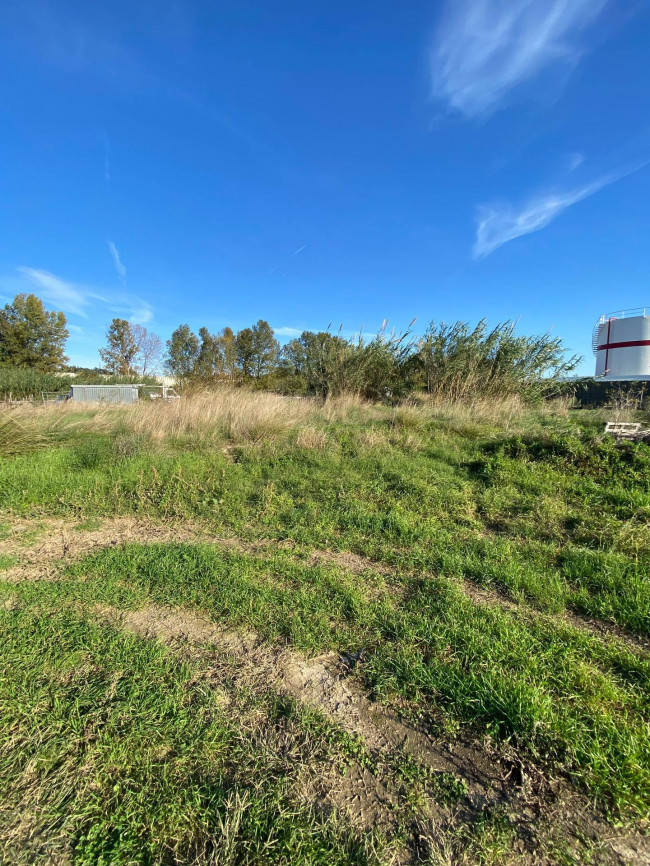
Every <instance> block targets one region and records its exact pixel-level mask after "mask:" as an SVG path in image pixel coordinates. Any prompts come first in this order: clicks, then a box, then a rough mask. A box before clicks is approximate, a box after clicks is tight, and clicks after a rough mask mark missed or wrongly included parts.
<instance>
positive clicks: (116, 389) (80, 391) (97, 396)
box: [70, 385, 138, 403]
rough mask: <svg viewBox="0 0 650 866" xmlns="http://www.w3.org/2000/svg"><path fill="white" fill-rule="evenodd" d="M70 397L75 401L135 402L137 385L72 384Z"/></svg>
mask: <svg viewBox="0 0 650 866" xmlns="http://www.w3.org/2000/svg"><path fill="white" fill-rule="evenodd" d="M70 399H71V400H73V401H74V402H75V403H135V402H136V400H137V399H138V388H137V386H135V385H71V386H70Z"/></svg>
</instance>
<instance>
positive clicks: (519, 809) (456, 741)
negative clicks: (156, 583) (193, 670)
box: [0, 518, 650, 864]
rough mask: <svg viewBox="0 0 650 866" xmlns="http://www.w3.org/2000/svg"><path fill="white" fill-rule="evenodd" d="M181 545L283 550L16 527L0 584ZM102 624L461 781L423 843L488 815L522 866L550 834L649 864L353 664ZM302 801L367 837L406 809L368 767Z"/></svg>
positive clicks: (140, 616) (152, 628) (361, 563)
mask: <svg viewBox="0 0 650 866" xmlns="http://www.w3.org/2000/svg"><path fill="white" fill-rule="evenodd" d="M30 541H31V544H30V543H29V542H30ZM174 541H175V542H179V541H180V542H190V543H199V542H201V543H211V544H215V545H219V546H223V547H230V548H233V549H235V550H238V551H242V552H247V553H255V552H260V553H261V552H263V551H264V550H265V549H268V548H269V547H272V546H273V545H274V544H275V542H273V541H271V540H261V541H259V542H246V541H243V540H241V539H239V538H236V537H218V536H214V535H211V534H210V533H209V532H208V531H207V530H206V529H205V528H204V527H201V526H200V525H193V524H187V523H183V524H178V525H175V526H170V525H169V524H165V525H162V524H160V523H157V522H152V521H144V520H141V519H136V518H113V519H109V520H105V521H103V522H102V524H101V526H100V527H98V528H96V529H95V528H92V529H86V528H83V525H82V526H81V527H80V528H79V529H75V528H74V527H71V526H70V523H69V521H65V520H48V521H43V522H41V523H35V522H34V521H24V522H16V523H15V524H13V526H12V527H11V532H10V534H9V536H8V537H7V538H5V539H4V540H3V541H1V542H0V553H3V554H6V555H9V556H11V557H15V558H16V560H17V564H16V565H14V566H12V567H11V568H9V569H8V570H5V571H4V572H0V578H2V579H3V580H9V581H16V582H18V581H22V580H43V579H46V580H50V579H56V577H57V575H58V574H59V573H60V569H61V564H62V563H65V562H66V561H70V560H73V559H77V558H79V557H81V556H83V555H86V554H88V553H92V552H93V551H94V550H100V549H103V548H107V547H112V546H117V545H121V544H125V543H129V542H140V543H155V542H163V543H164V542H174ZM287 546H290V545H289V544H288V545H287ZM309 561H311V562H312V563H314V564H332V565H336V566H337V567H339V568H341V569H344V570H346V571H348V572H352V573H354V574H359V575H362V574H363V573H364V572H366V573H367V572H370V571H372V572H374V573H375V574H381V575H383V576H385V577H389V578H390V577H392V578H397V577H398V576H399V574H398V571H397V570H396V569H394V568H391V567H388V566H385V565H382V564H380V563H376V562H373V561H371V560H368V559H365V558H364V557H362V556H359V555H358V554H353V553H340V552H333V551H314V552H312V553H311V554H310V559H309ZM463 588H464V590H465V592H466V593H467V595H468V596H469V597H470V598H472V599H473V600H474V601H475V602H476V603H478V604H490V605H494V604H496V605H499V606H500V607H502V608H503V609H505V610H508V611H510V612H513V613H517V612H523V613H525V614H526V615H530V616H534V617H540V618H544V619H548V620H550V621H552V622H555V623H562V624H569V625H571V626H574V627H577V628H587V629H588V630H589V631H592V632H594V633H596V634H598V635H599V636H601V637H602V636H603V633H605V634H606V635H607V636H610V637H615V638H616V639H618V640H622V641H625V643H626V644H627V645H628V646H630V647H631V648H634V649H635V651H637V652H638V651H639V649H642V650H643V651H645V650H646V645H645V643H644V642H643V641H642V639H639V641H640V642H637V640H636V639H635V638H633V637H631V636H629V635H626V634H625V633H621V632H620V631H619V630H618V629H616V628H609V627H608V626H607V627H605V629H604V631H603V629H602V628H600V624H598V626H595V625H593V624H591V623H590V622H589V621H585V620H582V619H581V618H578V617H573V616H569V615H566V616H559V617H558V616H555V617H552V616H548V615H545V614H541V613H539V612H538V611H535V610H534V609H532V608H529V607H522V606H521V605H518V604H516V603H515V602H513V601H511V600H510V599H508V598H506V597H504V596H502V595H500V594H499V593H496V592H493V591H490V590H486V589H483V588H481V587H479V586H477V585H476V584H473V583H469V582H466V583H465V584H464V586H463ZM396 589H398V588H396ZM392 590H393V588H392V587H391V592H392ZM95 614H96V615H98V616H100V617H102V618H104V619H108V620H110V621H112V622H114V623H115V624H116V625H119V627H121V628H124V629H127V630H129V631H131V632H134V633H137V634H139V635H142V636H146V637H149V638H155V639H159V640H162V641H164V642H165V643H168V644H170V645H174V646H182V647H185V648H188V647H189V648H190V650H192V649H193V648H203V650H204V649H205V647H210V648H211V650H210V652H212V653H213V665H212V667H213V670H214V675H215V677H216V676H218V671H219V664H220V661H219V659H220V658H221V659H222V660H223V659H224V657H231V658H232V659H234V660H235V662H236V670H237V677H238V678H239V679H240V680H241V681H244V682H247V683H251V684H253V685H255V686H256V687H258V688H260V689H268V688H269V687H270V688H273V689H276V690H277V691H278V692H281V693H284V694H287V695H290V696H291V697H293V698H295V699H296V700H298V701H300V702H302V703H304V704H305V705H307V706H310V707H313V708H314V709H317V710H318V711H320V712H321V713H322V714H323V715H324V716H325V717H327V718H328V719H329V720H330V721H331V722H333V723H334V724H336V725H337V726H339V727H340V728H341V729H342V730H344V731H346V732H347V733H349V734H351V735H354V736H355V737H358V738H360V740H361V741H362V742H363V744H364V746H365V748H366V749H368V750H369V751H370V752H371V753H372V754H373V755H374V756H375V758H377V759H379V763H380V764H381V761H382V760H386V761H387V760H389V759H390V756H392V755H395V754H398V753H399V754H404V755H407V756H410V757H411V758H413V759H414V760H416V761H417V762H418V763H419V764H420V765H423V766H425V767H428V768H430V769H431V770H432V771H434V772H435V773H455V774H456V775H458V776H460V777H461V778H462V779H464V780H465V782H466V784H467V796H466V797H465V798H464V800H463V803H462V804H461V805H460V806H459V807H458V808H457V810H456V811H455V812H454V811H453V810H450V809H449V808H448V807H444V806H441V805H440V804H439V803H436V802H435V801H433V800H432V801H431V802H429V803H428V804H427V808H426V809H425V810H424V811H423V813H422V816H423V817H422V819H421V823H420V825H419V826H418V832H419V833H420V834H421V835H422V838H425V837H426V838H428V839H430V840H433V842H431V844H434V843H435V840H436V839H437V838H438V837H439V835H440V833H441V832H442V830H441V828H442V829H445V828H446V830H445V832H446V833H449V832H450V827H451V828H453V826H457V822H458V821H460V820H469V821H471V819H472V815H474V816H476V815H479V814H481V813H483V812H484V810H485V808H486V807H488V808H492V807H502V808H505V809H507V812H508V814H509V815H510V816H511V817H512V816H514V821H515V823H516V824H517V826H518V833H519V842H518V845H519V846H520V847H519V848H518V850H517V852H516V855H517V858H516V859H517V861H518V862H522V863H524V862H527V857H528V854H527V847H526V843H525V840H526V839H528V844H530V843H531V840H532V841H539V839H540V838H541V836H540V834H541V835H544V832H546V831H544V829H543V828H544V826H546V825H547V829H548V834H552V833H553V832H556V830H557V829H558V827H561V829H562V830H563V832H565V833H567V834H569V835H570V836H574V837H576V838H586V839H589V840H591V843H592V844H593V845H595V851H596V857H595V859H594V861H593V862H595V863H598V862H603V863H619V864H622V863H629V864H642V863H643V864H646V863H648V862H650V846H649V844H648V840H643V839H641V838H640V837H639V836H636V835H634V836H627V837H624V836H622V835H619V836H616V834H614V833H613V832H612V829H611V827H609V826H608V825H606V824H605V823H604V822H603V821H602V820H601V819H600V818H598V817H597V816H595V815H594V814H593V812H592V811H591V810H590V808H589V806H588V803H587V802H586V801H585V800H584V798H582V797H581V796H579V795H578V794H576V793H575V791H574V790H573V789H572V788H570V787H569V785H568V784H566V783H565V782H563V781H562V780H558V779H556V780H553V781H550V780H549V779H548V778H547V777H546V776H545V775H544V774H543V773H542V772H540V771H539V769H537V768H536V767H534V766H531V765H526V764H524V763H523V762H522V761H521V760H520V758H519V757H518V756H517V755H516V754H515V753H512V754H509V753H508V752H507V751H506V750H504V749H502V750H500V751H498V750H497V749H495V748H493V747H491V746H490V744H489V743H483V742H479V741H473V740H471V739H467V738H463V737H457V738H451V739H448V740H447V741H445V742H440V741H438V740H435V739H433V738H431V737H429V736H428V735H427V734H425V733H424V732H422V731H419V730H417V729H416V728H414V727H411V726H408V725H405V724H404V723H403V722H402V721H400V720H399V719H398V718H397V717H396V715H395V714H394V713H392V712H391V711H390V710H389V709H388V708H387V707H385V706H383V705H381V704H378V703H376V702H373V701H371V700H370V699H369V698H368V697H367V695H365V694H364V692H363V691H362V689H361V688H360V685H359V683H358V681H357V680H356V678H355V676H354V674H353V672H352V670H351V664H350V660H349V659H345V658H343V657H340V656H338V655H337V654H327V655H323V656H320V657H318V658H314V659H306V658H304V657H302V656H300V655H299V654H298V653H295V652H292V651H290V650H289V649H287V648H281V647H277V646H272V645H269V644H267V643H265V642H264V641H262V640H261V639H260V638H259V637H258V635H256V634H254V633H252V632H234V631H231V630H226V629H223V628H221V627H219V626H218V625H215V623H213V622H211V621H209V620H208V619H205V618H203V617H201V616H198V615H197V614H194V613H192V612H191V611H187V610H175V609H166V608H160V607H155V606H149V607H147V608H145V609H143V610H140V611H119V610H116V609H113V608H99V607H98V608H96V609H95ZM603 625H605V624H603ZM305 796H306V797H308V799H310V800H320V801H322V802H325V803H329V804H330V805H331V806H334V807H336V808H337V809H338V810H341V811H344V812H346V813H347V814H348V815H349V817H350V818H351V819H352V820H353V821H354V822H356V823H358V824H360V825H361V826H366V827H369V826H382V825H384V824H385V825H386V826H390V825H391V824H392V823H393V822H394V820H395V809H396V804H397V803H398V800H399V797H398V793H397V789H396V781H395V778H394V774H392V773H391V772H389V771H379V772H372V773H371V772H369V771H368V769H367V768H364V767H363V766H362V765H361V766H356V765H355V768H354V770H353V771H352V772H351V773H350V774H349V775H348V776H347V777H341V776H340V774H338V773H336V772H334V771H333V772H332V773H331V774H330V775H328V776H326V777H325V776H324V777H322V778H318V779H314V778H309V779H307V780H306V781H305ZM455 822H456V823H455ZM532 825H537V827H536V829H535V830H534V831H532V830H531V829H530V827H531V826H532ZM452 836H453V833H452ZM443 837H445V834H444V833H443ZM443 837H440V838H443ZM445 838H446V837H445ZM600 840H606V841H602V842H601V841H600ZM445 844H446V843H445ZM521 846H523V847H521ZM598 851H600V852H601V854H602V856H601V857H599V855H598ZM453 862H462V861H453ZM530 862H535V863H543V862H547V861H546V860H545V859H544V858H541V856H540V857H533V858H532V859H531V860H530Z"/></svg>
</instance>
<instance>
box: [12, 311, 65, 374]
mask: <svg viewBox="0 0 650 866" xmlns="http://www.w3.org/2000/svg"><path fill="white" fill-rule="evenodd" d="M67 339H68V330H67V328H66V318H65V316H64V314H63V313H61V312H54V311H48V310H46V309H45V308H44V306H43V302H42V301H41V299H40V298H37V297H36V295H27V294H20V295H16V297H15V298H14V299H13V302H12V303H11V304H5V306H4V309H2V310H0V362H2V363H7V364H14V365H16V366H22V367H34V368H35V369H38V370H43V371H44V372H51V371H54V370H60V369H61V367H62V366H63V365H64V364H65V362H66V361H67V360H68V359H67V357H66V356H65V354H64V350H65V341H66V340H67Z"/></svg>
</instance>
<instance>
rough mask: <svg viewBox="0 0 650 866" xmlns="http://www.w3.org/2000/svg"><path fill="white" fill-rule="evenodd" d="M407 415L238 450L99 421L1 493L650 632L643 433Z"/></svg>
mask: <svg viewBox="0 0 650 866" xmlns="http://www.w3.org/2000/svg"><path fill="white" fill-rule="evenodd" d="M587 414H588V413H587ZM396 418H397V422H399V416H395V415H392V416H390V417H389V418H387V419H386V420H385V421H384V420H381V419H379V420H377V419H375V420H374V421H372V422H371V423H369V424H366V425H365V426H363V425H362V424H361V423H359V422H356V423H347V424H338V425H331V426H330V428H329V429H328V430H327V433H328V442H329V445H328V447H327V448H321V449H305V448H300V447H298V446H296V445H294V444H292V441H291V440H290V439H289V440H288V441H286V442H284V443H283V442H280V443H275V444H273V445H269V446H266V447H265V446H262V447H255V448H252V447H249V448H236V449H234V450H232V451H230V452H229V453H223V452H222V451H221V450H219V449H215V448H214V447H210V448H206V449H205V450H203V449H201V448H197V447H196V443H193V444H192V446H191V448H190V450H188V449H187V448H186V447H185V446H184V444H183V442H176V443H175V444H170V445H167V446H166V447H165V448H159V449H157V450H156V449H153V448H152V447H149V446H147V443H146V441H142V440H138V442H137V443H136V444H133V443H131V444H130V445H129V447H126V446H125V443H124V440H123V438H122V439H120V436H122V437H124V435H125V434H123V433H122V434H120V436H112V435H99V434H93V436H90V437H86V438H83V439H82V440H81V441H78V440H73V441H72V442H70V444H66V445H62V446H60V447H52V448H49V449H47V450H46V451H43V452H38V453H32V454H29V455H24V456H18V457H15V458H14V459H12V460H7V461H4V462H3V464H2V465H0V506H1V507H3V508H4V509H6V510H10V511H14V512H16V513H21V514H29V513H33V514H40V513H43V512H46V513H53V514H73V515H75V516H78V517H90V516H97V515H102V514H104V515H110V514H114V513H123V514H124V513H135V514H147V515H154V516H159V517H161V518H165V519H195V518H200V519H202V520H205V521H208V522H209V523H210V524H211V525H212V526H214V527H215V528H216V527H222V528H228V529H230V530H234V531H236V532H238V533H241V534H244V535H246V534H249V535H253V536H259V535H263V536H267V537H271V538H280V539H283V538H289V539H293V540H295V541H296V542H298V543H300V544H304V545H311V546H313V547H334V548H339V549H349V550H353V551H356V552H358V553H362V554H365V555H366V556H369V557H372V558H376V559H378V560H380V561H383V562H386V563H388V564H392V565H395V566H397V567H399V568H400V569H402V570H410V571H420V572H422V571H426V572H431V573H435V574H440V575H446V576H450V577H466V578H469V579H471V580H474V581H476V582H478V583H482V584H485V585H488V586H493V587H496V588H498V589H500V590H502V591H504V592H506V593H508V594H510V595H511V596H512V597H513V598H515V599H517V600H521V599H526V600H528V601H529V602H531V603H533V604H534V605H536V606H538V607H539V608H541V609H544V610H549V611H554V612H558V611H561V610H564V609H567V608H568V609H572V610H575V611H577V612H580V613H585V614H588V615H590V616H595V617H598V618H602V619H604V620H608V621H611V622H614V623H617V624H619V625H620V626H622V627H624V628H627V629H629V630H631V631H635V632H638V633H642V634H650V581H649V580H648V577H647V575H648V572H649V570H650V529H649V528H648V527H649V526H650V523H649V521H648V518H649V517H650V457H649V456H648V454H647V452H648V447H647V446H646V445H643V444H641V445H623V446H617V445H616V444H615V443H614V442H613V440H602V439H601V437H599V436H597V435H595V434H594V432H593V431H592V430H591V429H590V427H589V425H588V424H587V425H586V426H581V424H580V423H577V422H574V421H572V420H570V421H564V422H562V423H563V424H564V425H565V426H566V427H567V429H566V431H565V432H564V431H560V432H558V433H550V432H547V431H544V430H543V429H540V428H539V427H538V428H537V432H536V433H535V434H534V435H532V436H531V435H528V436H527V437H521V436H518V437H513V436H510V435H504V434H503V433H500V434H499V433H495V431H494V430H493V429H492V428H489V427H486V426H485V425H484V427H483V428H480V426H479V427H478V429H475V428H472V430H471V435H468V434H467V431H466V430H465V429H461V430H456V429H454V428H453V427H452V426H451V425H449V424H448V423H446V422H441V421H428V422H427V421H426V419H425V421H424V422H421V423H420V424H419V426H418V427H416V428H414V427H413V423H412V419H410V418H409V416H408V415H406V416H405V420H404V423H401V422H400V423H397V422H396ZM588 420H590V419H588ZM481 429H482V432H481ZM373 436H374V439H373Z"/></svg>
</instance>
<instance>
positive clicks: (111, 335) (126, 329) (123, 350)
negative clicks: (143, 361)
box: [99, 319, 140, 376]
mask: <svg viewBox="0 0 650 866" xmlns="http://www.w3.org/2000/svg"><path fill="white" fill-rule="evenodd" d="M139 349H140V346H139V345H138V340H137V338H136V335H135V334H134V333H133V328H132V327H131V323H130V322H128V321H127V320H126V319H113V321H112V322H111V323H110V325H109V326H108V331H107V332H106V346H105V347H104V348H103V349H100V350H99V356H100V358H101V359H102V362H103V364H104V366H105V367H106V369H107V370H108V371H109V372H111V373H116V374H117V375H118V376H129V375H131V374H132V373H133V372H134V369H133V368H134V364H135V361H136V358H137V357H138V352H139Z"/></svg>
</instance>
